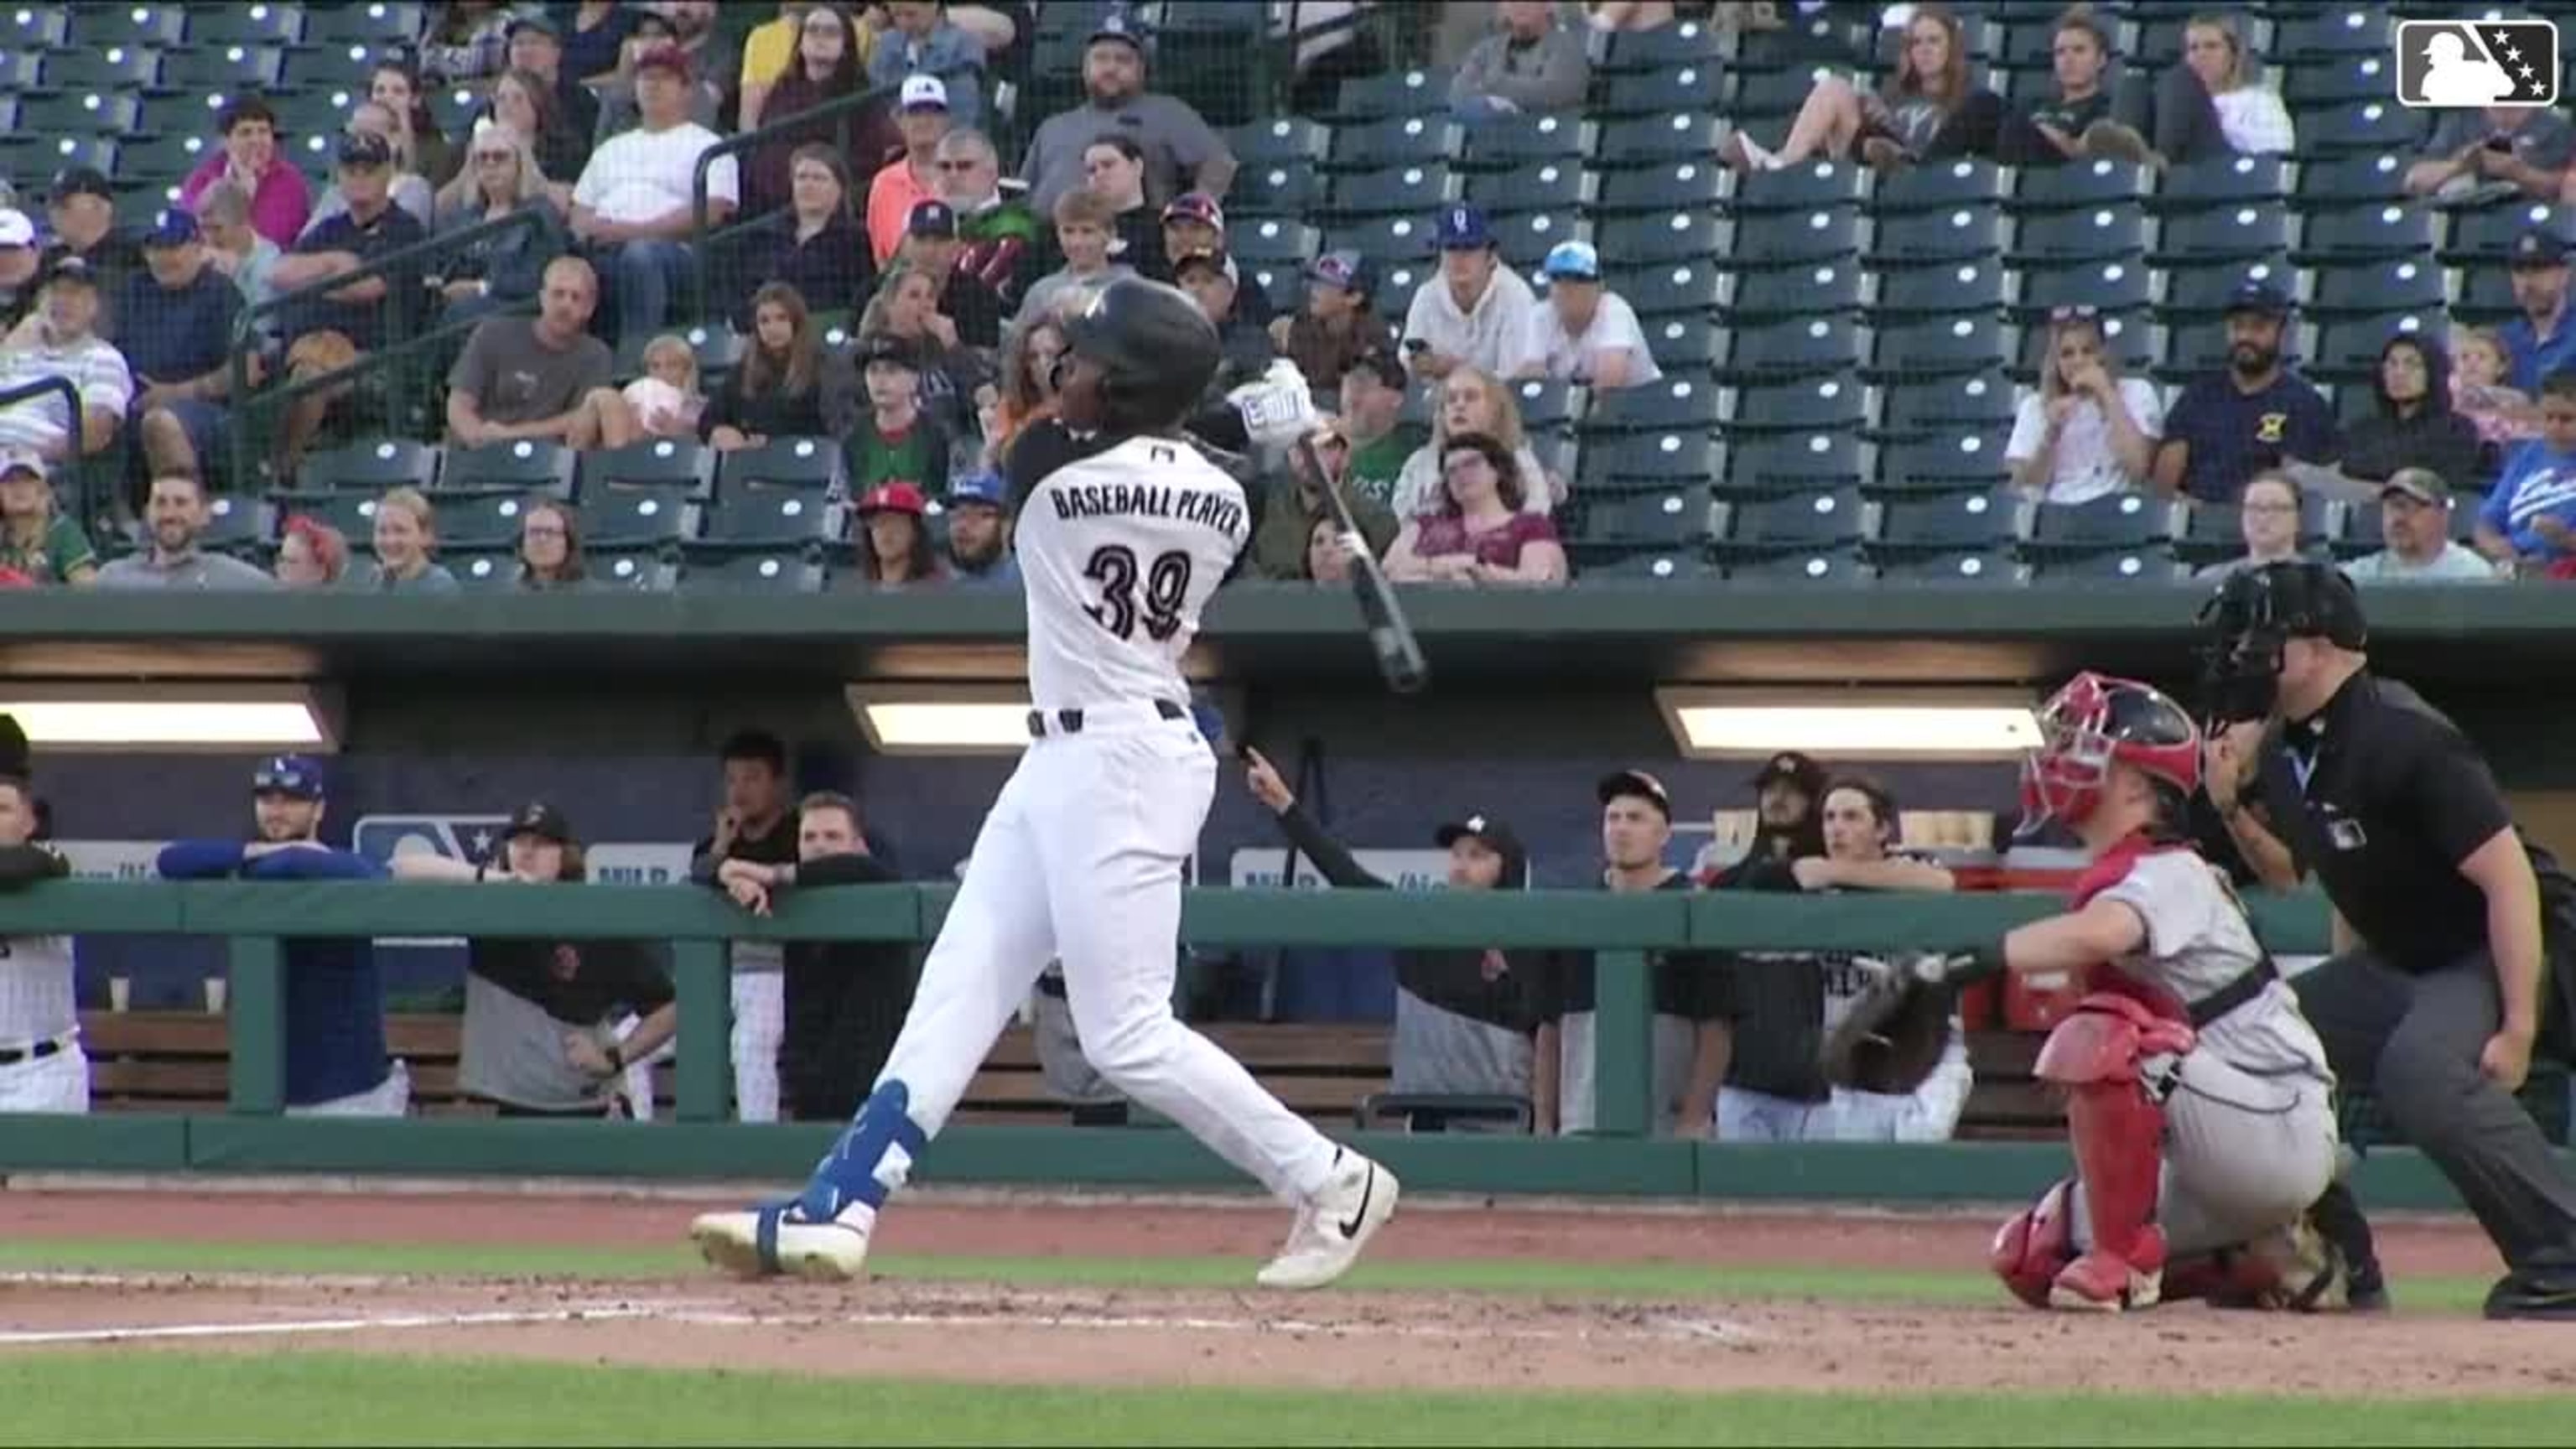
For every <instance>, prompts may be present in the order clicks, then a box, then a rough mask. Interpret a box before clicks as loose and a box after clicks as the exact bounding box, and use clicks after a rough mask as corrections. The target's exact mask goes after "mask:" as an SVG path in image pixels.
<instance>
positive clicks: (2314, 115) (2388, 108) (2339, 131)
mask: <svg viewBox="0 0 2576 1449" xmlns="http://www.w3.org/2000/svg"><path fill="white" fill-rule="evenodd" d="M2426 129H2427V128H2426V124H2425V121H2424V113H2423V112H2421V111H2413V110H2409V109H2407V108H2406V107H2404V106H2401V105H2399V104H2397V102H2396V100H2395V99H2394V98H2390V97H2385V96H2383V97H2381V98H2378V99H2371V100H2360V101H2354V102H2352V103H2350V104H2348V105H2341V106H2331V107H2322V108H2319V107H2311V108H2308V109H2306V110H2304V111H2302V112H2301V113H2300V115H2299V133H2298V140H2299V151H2298V154H2299V156H2300V157H2301V158H2302V159H2306V158H2310V157H2322V158H2326V159H2329V160H2331V159H2333V158H2335V157H2337V156H2341V155H2345V154H2348V153H2351V152H2355V151H2370V152H2386V151H2395V152H2400V153H2412V152H2414V151H2417V150H2419V149H2421V148H2422V146H2423V143H2424V137H2425V134H2426Z"/></svg>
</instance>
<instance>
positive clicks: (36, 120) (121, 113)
mask: <svg viewBox="0 0 2576 1449" xmlns="http://www.w3.org/2000/svg"><path fill="white" fill-rule="evenodd" d="M142 114H143V102H142V100H141V99H140V98H138V97H135V96H130V95H109V94H101V93H98V92H95V91H93V92H86V93H83V94H78V95H74V94H70V93H62V94H40V95H31V96H22V97H20V98H19V101H18V127H19V131H20V133H21V134H24V135H29V136H34V137H41V138H53V137H74V136H79V137H92V136H120V137H121V136H130V135H132V134H134V130H135V122H136V121H138V120H140V119H141V118H142Z"/></svg>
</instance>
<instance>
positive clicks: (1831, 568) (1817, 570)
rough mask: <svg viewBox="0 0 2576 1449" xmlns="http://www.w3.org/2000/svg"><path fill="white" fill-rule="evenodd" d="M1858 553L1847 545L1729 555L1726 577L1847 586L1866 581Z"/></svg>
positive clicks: (1754, 581) (1762, 582)
mask: <svg viewBox="0 0 2576 1449" xmlns="http://www.w3.org/2000/svg"><path fill="white" fill-rule="evenodd" d="M1869 579H1870V576H1869V573H1868V571H1867V570H1866V568H1865V567H1864V566H1863V565H1862V563H1861V560H1860V555H1859V554H1858V553H1856V552H1854V551H1853V550H1851V549H1848V548H1822V549H1788V550H1783V551H1778V552H1772V553H1765V554H1759V555H1755V556H1750V557H1737V558H1730V559H1729V560H1728V562H1727V565H1726V581H1727V582H1728V583H1731V584H1737V583H1740V584H1756V585H1766V586H1770V587H1774V588H1779V587H1792V588H1818V589H1847V588H1854V587H1857V586H1859V585H1862V584H1865V583H1867V582H1869Z"/></svg>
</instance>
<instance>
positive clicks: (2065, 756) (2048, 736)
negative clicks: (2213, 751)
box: [2021, 671, 2200, 827]
mask: <svg viewBox="0 0 2576 1449" xmlns="http://www.w3.org/2000/svg"><path fill="white" fill-rule="evenodd" d="M2039 729H2040V747H2039V749H2038V750H2037V751H2036V752H2035V753H2033V754H2031V755H2029V756H2027V757H2026V758H2025V759H2024V760H2023V761H2022V772H2021V804H2022V819H2023V824H2024V825H2025V827H2027V826H2033V825H2037V824H2038V823H2039V822H2041V821H2043V820H2060V821H2063V822H2065V823H2066V824H2068V825H2075V824H2079V823H2081V822H2082V821H2083V820H2084V819H2085V817H2087V816H2089V815H2091V814H2092V813H2093V811H2094V808H2095V807H2096V806H2098V805H2099V804H2100V803H2101V800H2102V785H2103V782H2104V781H2106V780H2107V779H2108V778H2109V777H2110V773H2111V764H2112V762H2113V761H2115V760H2116V761H2118V762H2119V763H2121V764H2124V765H2128V766H2130V767H2131V768H2133V769H2136V770H2139V771H2142V772H2144V773H2145V774H2146V775H2147V776H2148V777H2149V778H2151V779H2155V780H2161V781H2163V782H2164V783H2166V784H2168V785H2171V786H2173V787H2174V788H2175V789H2176V790H2179V791H2181V792H2182V793H2183V794H2184V795H2186V796H2188V795H2189V794H2191V792H2192V791H2194V790H2196V789H2198V788H2199V787H2200V727H2199V726H2198V725H2196V724H2194V723H2193V722H2192V718H2191V715H2190V713H2189V712H2188V711H2186V710H2184V709H2183V707H2182V706H2181V705H2178V704H2176V703H2174V702H2173V700H2171V699H2170V698H2168V697H2166V695H2165V694H2164V693H2163V691H2161V690H2158V689H2156V688H2155V687H2154V686H2152V685H2146V684H2140V683H2139V682H2138V681H2136V680H2134V679H2117V678H2113V677H2112V676H2110V675H2107V674H2095V673H2092V672H2090V671H2087V672H2085V673H2083V674H2079V675H2077V676H2075V678H2073V679H2072V680H2070V681H2068V682H2067V685H2066V687H2065V688H2064V689H2061V690H2059V691H2058V692H2057V693H2056V694H2055V695H2054V696H2052V697H2051V698H2050V699H2049V701H2048V703H2047V704H2045V705H2043V706H2041V707H2040V711H2039Z"/></svg>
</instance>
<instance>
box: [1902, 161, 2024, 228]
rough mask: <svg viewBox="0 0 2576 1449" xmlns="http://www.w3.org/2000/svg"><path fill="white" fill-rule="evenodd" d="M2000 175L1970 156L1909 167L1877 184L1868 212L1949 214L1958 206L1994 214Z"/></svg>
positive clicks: (1998, 201)
mask: <svg viewBox="0 0 2576 1449" xmlns="http://www.w3.org/2000/svg"><path fill="white" fill-rule="evenodd" d="M2003 195H2004V179H2003V172H2002V171H2001V170H1999V169H1997V167H1996V166H1995V164H1994V163H1993V162H1991V161H1986V160H1981V159H1979V158H1977V157H1973V156H1962V157H1959V158H1957V159H1955V160H1950V161H1943V162H1938V163H1936V164H1933V165H1929V166H1910V167H1907V168H1906V169H1905V170H1903V171H1900V172H1898V173H1896V174H1895V175H1894V176H1890V177H1886V178H1884V179H1882V180H1881V181H1880V182H1879V183H1878V188H1877V190H1876V192H1875V193H1874V194H1873V195H1872V196H1871V197H1870V209H1871V210H1872V211H1873V212H1876V213H1877V214H1878V215H1880V216H1904V215H1908V214H1910V213H1914V212H1924V211H1952V210H1956V209H1958V208H1961V207H1969V208H1983V209H1986V210H1990V211H1994V210H2000V209H2001V208H2002V205H2003Z"/></svg>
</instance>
